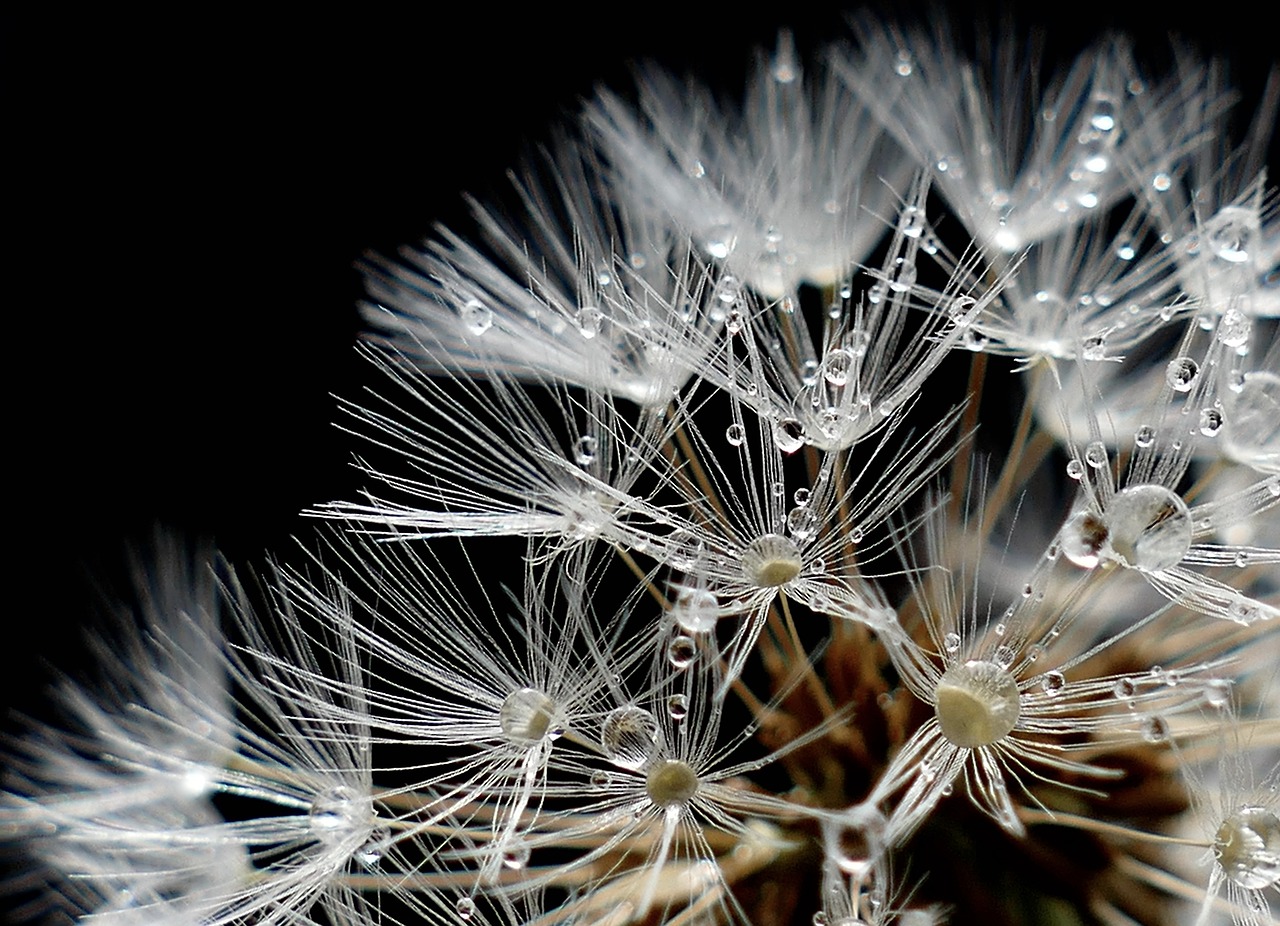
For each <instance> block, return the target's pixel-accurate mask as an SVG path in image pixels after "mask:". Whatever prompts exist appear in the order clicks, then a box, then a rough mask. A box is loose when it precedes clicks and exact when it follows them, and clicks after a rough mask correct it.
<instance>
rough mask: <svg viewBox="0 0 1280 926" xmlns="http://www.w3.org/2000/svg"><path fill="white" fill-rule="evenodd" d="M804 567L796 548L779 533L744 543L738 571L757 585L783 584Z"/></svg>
mask: <svg viewBox="0 0 1280 926" xmlns="http://www.w3.org/2000/svg"><path fill="white" fill-rule="evenodd" d="M803 568H804V560H803V559H802V558H801V556H800V548H799V547H797V546H796V544H795V541H794V540H791V539H790V538H789V537H783V536H782V535H781V534H764V535H762V536H760V537H757V538H756V539H755V540H753V541H751V542H750V543H749V544H747V547H746V549H745V550H743V551H742V571H743V572H744V573H745V574H746V577H747V579H748V580H750V581H751V582H752V583H753V584H755V585H758V586H760V587H761V588H777V587H778V586H780V585H786V584H787V583H788V582H790V581H791V580H792V579H794V578H795V577H796V576H798V575H800V570H801V569H803Z"/></svg>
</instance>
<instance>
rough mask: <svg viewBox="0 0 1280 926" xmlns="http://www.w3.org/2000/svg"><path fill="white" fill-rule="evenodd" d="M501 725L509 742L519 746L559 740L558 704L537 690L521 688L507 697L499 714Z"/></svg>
mask: <svg viewBox="0 0 1280 926" xmlns="http://www.w3.org/2000/svg"><path fill="white" fill-rule="evenodd" d="M498 725H499V726H500V727H501V728H502V732H503V733H504V734H506V736H507V738H508V739H510V740H512V741H514V742H516V743H520V744H529V743H536V742H538V741H539V740H541V739H543V738H544V737H552V738H554V737H555V736H558V735H559V734H560V732H561V729H560V726H559V724H558V723H557V722H556V703H555V702H554V701H552V700H551V699H550V698H549V697H547V696H546V695H545V694H543V693H542V692H541V691H538V690H537V689H536V688H520V689H518V690H517V691H513V692H511V694H509V695H507V698H506V700H505V701H503V702H502V707H501V709H500V710H499V711H498Z"/></svg>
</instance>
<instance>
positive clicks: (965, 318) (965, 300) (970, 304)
mask: <svg viewBox="0 0 1280 926" xmlns="http://www.w3.org/2000/svg"><path fill="white" fill-rule="evenodd" d="M977 306H978V300H976V299H974V298H973V297H972V296H956V297H955V298H954V299H952V300H951V304H950V305H949V306H947V318H949V319H951V321H952V322H954V323H955V324H956V325H958V326H960V327H963V326H965V325H968V324H971V323H972V322H973V320H974V318H975V317H977V314H978V313H977Z"/></svg>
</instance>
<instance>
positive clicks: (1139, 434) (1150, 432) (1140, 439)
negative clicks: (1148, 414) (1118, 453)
mask: <svg viewBox="0 0 1280 926" xmlns="http://www.w3.org/2000/svg"><path fill="white" fill-rule="evenodd" d="M1155 440H1156V430H1155V428H1153V427H1151V425H1149V424H1144V425H1141V426H1140V427H1139V428H1138V430H1137V431H1136V432H1134V435H1133V442H1134V443H1135V444H1137V445H1138V446H1139V447H1150V446H1151V445H1152V444H1154V443H1155Z"/></svg>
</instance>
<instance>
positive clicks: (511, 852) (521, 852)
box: [502, 844, 531, 871]
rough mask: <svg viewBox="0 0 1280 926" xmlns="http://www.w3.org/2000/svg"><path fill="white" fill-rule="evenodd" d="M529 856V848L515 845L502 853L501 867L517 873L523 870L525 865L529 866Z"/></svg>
mask: <svg viewBox="0 0 1280 926" xmlns="http://www.w3.org/2000/svg"><path fill="white" fill-rule="evenodd" d="M530 854H531V853H530V852H529V847H528V846H526V845H521V844H516V845H514V846H508V847H507V848H506V849H504V850H503V852H502V866H503V867H504V868H510V869H512V870H515V871H519V870H520V869H521V868H524V866H525V865H528V864H529V856H530Z"/></svg>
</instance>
